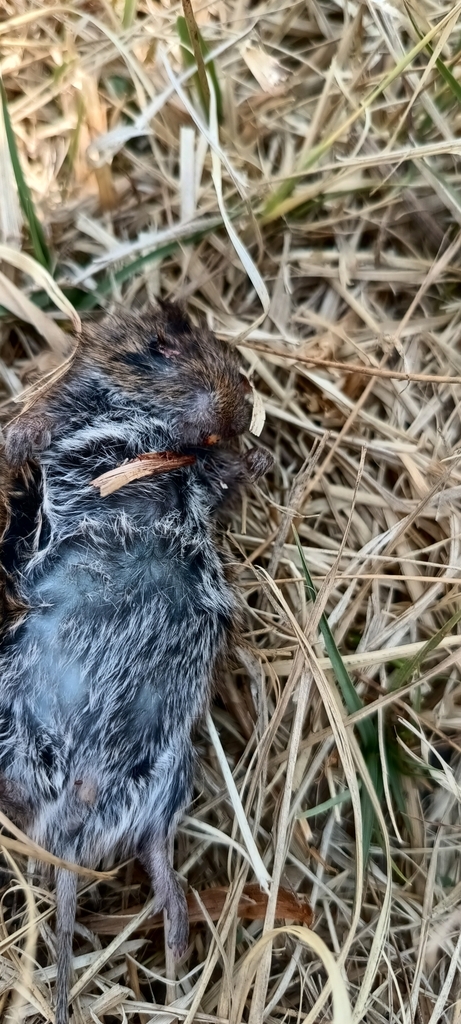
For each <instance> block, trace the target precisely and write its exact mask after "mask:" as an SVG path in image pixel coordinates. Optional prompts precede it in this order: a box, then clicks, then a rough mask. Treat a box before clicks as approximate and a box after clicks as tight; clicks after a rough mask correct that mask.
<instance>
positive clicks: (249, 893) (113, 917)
mask: <svg viewBox="0 0 461 1024" xmlns="http://www.w3.org/2000/svg"><path fill="white" fill-rule="evenodd" d="M227 894H228V889H227V888H225V887H222V888H221V887H214V888H212V889H203V890H202V892H201V893H200V899H201V901H202V903H203V905H204V906H205V908H206V911H207V913H208V915H209V917H210V918H211V920H212V921H218V920H219V918H220V916H221V913H222V910H223V907H224V903H225V900H226V896H227ZM187 906H188V910H189V922H190V924H200V923H201V922H203V921H204V920H205V916H204V914H203V911H202V909H201V908H200V907H199V906H198V904H197V901H196V899H195V896H194V893H188V894H187ZM142 907H143V905H142V904H139V905H137V906H135V907H132V908H131V910H130V912H129V913H128V914H88V915H86V916H85V917H81V918H80V921H81V923H82V924H84V925H85V927H87V928H90V929H91V931H93V932H95V933H96V934H97V935H118V934H119V933H120V932H121V931H122V929H123V928H124V927H125V925H127V924H128V922H129V921H131V919H132V918H133V917H134V916H135V915H136V914H138V913H139V911H140V910H142ZM266 907H267V896H266V894H265V893H263V892H261V889H260V888H259V885H257V884H256V885H246V886H245V888H244V890H243V893H242V896H241V898H240V902H239V905H238V908H237V915H238V917H240V918H246V919H247V920H248V921H258V920H261V921H262V920H263V919H264V917H265V914H266ZM275 917H276V920H288V921H296V922H297V923H299V924H304V925H308V926H309V925H311V924H312V919H313V913H312V910H311V908H310V906H309V903H308V900H307V897H306V896H303V895H300V894H299V893H296V892H293V891H292V890H291V889H279V892H278V897H277V907H276V911H275ZM162 927H163V914H155V915H154V916H153V917H148V918H147V919H146V920H145V921H144V922H143V923H142V924H141V926H140V928H139V931H151V930H152V929H154V928H162Z"/></svg>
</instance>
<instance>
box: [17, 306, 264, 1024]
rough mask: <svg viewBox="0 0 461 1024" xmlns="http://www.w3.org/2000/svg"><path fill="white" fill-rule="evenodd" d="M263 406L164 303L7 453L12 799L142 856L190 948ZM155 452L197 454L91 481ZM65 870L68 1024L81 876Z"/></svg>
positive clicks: (48, 399) (88, 858) (25, 426)
mask: <svg viewBox="0 0 461 1024" xmlns="http://www.w3.org/2000/svg"><path fill="white" fill-rule="evenodd" d="M251 404H252V403H251V388H250V387H249V385H248V381H247V380H246V378H245V377H244V376H243V375H242V374H241V373H240V370H239V362H238V358H237V355H236V354H235V353H234V352H233V351H232V350H231V349H230V348H229V347H228V346H227V345H225V344H223V343H221V342H219V341H218V339H217V338H216V337H215V336H214V335H213V334H211V332H209V331H208V330H207V329H203V328H202V329H196V328H194V327H192V326H191V324H190V323H189V321H188V320H187V318H186V317H185V315H184V314H183V313H182V311H181V310H180V309H179V308H178V307H176V306H175V305H166V304H165V305H163V306H160V307H159V308H158V309H155V310H152V311H150V312H149V313H147V314H139V315H136V314H132V313H129V314H123V315H120V316H115V317H108V318H107V319H106V320H105V321H103V323H102V324H101V325H99V326H98V327H91V328H90V329H88V330H87V331H86V332H85V333H84V335H83V337H82V339H81V341H80V343H79V345H78V346H77V349H76V353H75V355H74V357H73V359H72V361H71V362H70V364H69V365H68V367H67V369H66V370H65V372H64V373H63V375H62V376H61V377H60V379H58V380H57V381H56V382H55V383H52V384H51V385H50V386H49V388H48V389H46V390H44V391H43V393H41V394H39V396H38V398H37V399H36V401H35V403H34V404H33V405H32V406H31V407H30V408H29V409H26V411H24V412H23V413H22V414H21V415H20V416H19V417H18V418H17V420H16V421H15V422H13V424H12V425H11V426H10V428H9V430H8V433H7V440H6V446H5V453H4V456H3V460H4V463H3V478H4V481H3V485H2V490H3V497H4V505H5V508H4V513H5V515H4V518H5V524H4V535H3V543H2V548H1V551H0V561H1V563H2V567H3V568H2V572H3V580H2V597H3V605H4V620H5V623H6V624H5V625H4V627H3V633H2V634H1V636H0V673H1V680H2V684H1V692H0V808H1V809H2V810H3V811H4V812H5V813H7V814H8V815H9V816H10V817H11V818H12V819H13V820H14V821H15V822H16V823H17V824H19V825H20V827H21V828H23V829H24V831H26V832H27V833H28V835H30V836H31V838H33V839H34V840H35V841H36V842H38V843H40V844H41V845H42V846H44V847H45V848H46V849H47V850H49V851H50V852H51V853H52V854H54V855H56V856H59V857H63V858H65V859H67V860H69V861H73V862H76V863H77V864H80V865H82V866H86V867H95V868H96V867H98V865H100V863H101V862H104V860H105V859H107V858H110V859H112V858H113V857H114V856H118V857H125V856H132V855H136V856H138V857H139V858H140V860H141V861H142V862H143V863H144V865H145V867H146V868H147V870H148V872H149V875H150V878H151V881H152V885H153V889H154V893H155V896H156V900H157V903H156V909H157V910H161V909H165V910H166V912H167V916H168V920H169V929H168V943H169V945H170V947H171V948H172V949H173V950H174V953H175V955H176V956H180V955H181V954H182V953H183V952H184V950H185V948H186V945H187V941H188V917H187V905H186V900H185V896H184V893H183V890H182V888H181V886H180V884H179V881H178V879H177V877H176V875H175V873H174V871H173V869H172V867H171V865H170V862H169V858H168V853H167V846H168V841H169V838H170V836H171V835H172V834H173V832H174V830H175V828H176V825H177V822H178V818H179V817H180V815H181V813H182V811H183V810H184V808H185V806H186V805H187V804H188V802H189V801H190V799H191V795H192V783H193V760H194V758H193V747H192V741H191V731H192V729H193V726H194V723H195V722H196V721H197V719H198V718H199V716H200V715H201V714H202V713H203V711H204V709H205V708H206V706H207V703H208V701H209V697H210V691H211V687H212V680H213V673H214V670H215V667H216V665H217V663H218V660H219V659H220V657H222V655H223V653H224V652H225V649H226V645H227V643H228V638H229V635H230V630H231V628H232V622H233V618H234V614H235V596H234V593H233V589H232V586H231V584H230V582H229V580H228V574H227V572H226V567H225V563H224V559H223V556H222V555H221V554H220V552H219V549H218V547H217V543H216V537H215V527H214V515H215V513H216V511H217V510H218V509H219V508H220V506H221V505H222V503H223V501H226V500H227V499H228V497H229V496H230V495H232V493H234V494H235V491H236V489H238V488H239V487H240V486H241V485H244V484H245V483H246V482H249V481H251V480H256V479H257V478H258V477H260V476H261V475H262V474H263V473H264V472H266V470H267V469H268V468H269V467H270V465H271V464H272V456H271V455H270V454H269V453H268V452H267V451H265V450H264V449H261V448H253V449H251V450H250V451H249V452H247V454H246V455H245V456H243V457H242V456H241V455H240V454H238V453H237V452H236V451H235V450H233V449H232V447H229V445H228V442H229V441H231V440H232V438H235V437H237V436H238V435H240V434H242V433H243V432H244V431H245V430H246V429H247V428H248V426H249V423H250V419H251ZM145 452H172V453H185V454H190V453H192V454H193V455H194V456H195V462H194V463H193V464H191V465H187V466H185V467H184V468H181V469H176V470H174V471H171V472H166V473H164V474H162V475H160V476H155V477H151V478H147V479H139V480H134V481H132V482H131V483H129V484H127V486H126V487H123V488H122V489H120V490H118V491H116V492H115V493H113V494H110V495H108V496H107V497H101V496H100V494H99V493H98V490H97V488H95V487H94V486H91V481H92V480H94V479H95V478H96V477H97V476H98V475H99V474H101V473H104V472H107V471H109V470H111V469H113V468H114V467H115V466H117V465H120V464H121V463H122V462H123V461H124V460H125V459H133V458H136V456H138V455H139V454H141V453H145ZM55 874H56V894H57V923H56V929H57V948H58V976H57V986H56V1024H67V1021H68V1005H67V1004H68V982H69V971H70V962H71V956H72V936H73V927H74V919H75V908H76V891H77V875H76V874H75V873H73V872H70V871H67V870H63V869H57V870H56V873H55Z"/></svg>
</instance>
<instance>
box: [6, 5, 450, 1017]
mask: <svg viewBox="0 0 461 1024" xmlns="http://www.w3.org/2000/svg"><path fill="white" fill-rule="evenodd" d="M194 9H195V14H196V18H197V22H198V25H199V29H200V32H201V35H202V38H203V39H204V40H205V41H206V44H207V47H208V50H209V52H210V53H211V54H212V55H213V63H210V62H209V63H208V68H209V69H210V70H209V77H208V78H206V76H205V82H204V80H203V74H202V79H201V84H200V83H198V82H197V76H196V75H195V74H194V67H191V66H190V63H191V61H192V64H193V58H191V57H190V56H189V61H188V59H187V54H186V53H184V47H183V50H181V47H180V41H179V34H178V31H179V30H180V31H181V32H182V33H183V41H184V26H182V27H181V23H180V24H179V28H178V23H177V17H178V15H181V14H182V8H179V7H178V5H177V4H176V3H175V0H171V2H170V0H163V2H158V0H125V2H124V3H122V2H121V0H114V2H113V3H111V2H109V0H106V2H105V0H86V2H85V0H80V2H79V0H76V2H73V3H70V4H69V3H67V4H66V3H61V2H54V3H53V2H52V3H49V2H44V3H35V2H27V0H5V3H4V4H3V9H2V16H1V17H2V20H1V22H0V48H1V58H0V67H1V72H2V77H3V83H4V89H5V97H6V103H7V111H8V112H7V113H5V117H6V121H5V124H4V126H2V128H1V132H0V161H1V163H0V176H1V189H0V243H1V248H0V259H1V260H2V264H1V273H0V305H1V309H0V332H1V334H0V343H1V350H0V354H1V362H0V377H1V388H2V392H1V398H2V401H3V413H4V417H6V416H7V415H11V414H12V412H14V411H15V410H16V408H17V407H15V406H14V405H13V404H12V401H11V400H12V399H13V398H14V397H16V396H18V395H20V393H21V390H22V388H23V386H24V385H25V384H26V383H28V382H29V381H31V380H33V379H36V378H37V377H38V376H40V374H42V373H44V372H46V371H49V370H50V369H52V368H53V367H55V366H57V365H59V363H60V362H61V361H62V359H63V358H64V356H65V353H66V351H67V348H68V345H69V336H70V334H69V332H70V330H71V307H69V303H70V304H71V306H72V307H73V308H74V309H75V310H77V311H78V312H79V314H80V316H81V317H82V318H84V317H87V316H89V315H96V316H99V315H101V311H102V310H104V309H111V308H117V306H119V305H120V304H122V305H123V306H124V307H129V306H133V307H137V308H142V307H143V305H144V304H146V303H148V302H149V301H151V300H152V299H155V297H156V296H162V297H166V298H171V297H175V298H180V299H182V300H183V301H184V302H185V303H186V304H187V306H188V309H189V311H190V313H191V315H192V316H193V317H196V318H200V317H202V318H206V319H207V321H208V322H209V324H210V325H211V326H212V327H213V328H214V330H215V331H216V332H217V333H218V334H219V335H220V336H222V337H224V338H227V339H229V340H230V341H232V342H233V343H238V344H239V347H240V351H241V354H242V363H243V365H244V366H245V367H246V368H247V370H248V371H250V372H251V373H252V374H253V379H254V382H255V385H256V387H257V388H258V390H259V392H260V394H261V395H262V396H263V398H264V402H265V406H266V415H267V419H266V425H265V428H264V431H263V435H262V441H263V442H264V444H266V445H267V446H268V447H269V448H271V449H272V450H273V452H274V453H275V455H276V459H277V463H276V468H275V469H274V471H273V473H272V474H271V475H270V476H269V477H268V478H267V479H266V480H264V481H263V482H262V483H261V484H260V486H258V487H255V488H254V489H253V491H252V493H251V494H250V495H249V496H248V498H247V499H245V500H244V501H243V503H242V507H241V511H240V514H238V515H237V514H236V515H235V516H234V518H233V521H232V524H231V526H230V528H229V529H228V533H227V541H226V543H227V545H228V549H229V551H230V553H231V557H232V560H233V561H234V563H235V565H236V570H237V574H238V580H239V587H240V591H241V595H242V600H243V601H244V602H245V604H246V633H245V636H244V638H242V646H241V650H240V651H239V652H235V659H234V663H233V664H232V665H230V666H229V669H228V672H227V675H226V676H225V677H223V679H222V681H221V688H220V694H219V696H218V698H217V699H216V701H215V704H214V706H213V709H212V717H213V722H214V726H213V723H212V722H209V723H208V725H207V724H206V723H204V724H203V726H202V727H201V729H200V732H199V736H198V741H197V744H198V751H199V757H200V760H201V765H202V774H201V777H200V779H199V780H198V784H197V794H196V800H195V802H194V805H193V807H192V808H191V809H190V812H189V816H188V817H186V819H185V821H184V823H183V825H182V826H181V828H180V830H179V834H178V839H177V843H176V850H175V862H176V865H177V867H178V870H179V871H180V873H181V874H182V876H183V878H184V879H185V880H186V879H187V883H188V885H189V893H190V900H191V920H192V922H193V923H192V924H191V939H190V947H189V950H188V952H187V954H186V956H185V958H184V960H183V962H181V963H180V964H178V965H177V966H176V967H175V966H174V965H173V964H172V962H171V959H170V957H169V956H168V955H167V956H165V950H164V944H163V931H162V930H161V928H160V929H157V930H153V929H152V928H149V929H148V930H147V931H146V930H144V931H143V930H142V928H141V917H140V916H139V915H142V914H144V916H145V914H146V910H145V908H146V905H147V903H148V900H149V899H150V895H149V887H148V883H147V880H146V878H145V876H144V875H143V874H142V873H141V870H140V869H139V868H138V866H136V865H133V864H132V863H130V864H125V865H122V866H121V867H120V869H119V870H118V872H117V873H116V874H114V875H113V876H111V877H110V878H109V879H106V880H103V881H100V882H99V884H97V883H96V882H95V880H94V879H92V878H90V879H88V878H84V877H82V890H81V895H80V902H79V906H80V909H79V925H78V929H77V933H76V941H75V957H76V959H75V993H74V994H75V998H74V1014H75V1020H76V1021H78V1022H79V1024H82V1022H84V1021H88V1022H89V1021H96V1022H97V1021H105V1022H106V1024H110V1022H111V1021H123V1022H125V1021H127V1022H129V1024H138V1022H140V1024H147V1022H155V1024H169V1022H171V1021H175V1020H178V1021H181V1022H183V1021H187V1022H188V1024H189V1022H192V1020H197V1021H200V1022H205V1024H214V1022H219V1024H227V1021H231V1022H232V1024H238V1022H239V1021H240V1020H248V1021H250V1022H251V1024H259V1022H260V1021H262V1020H263V1019H264V1020H265V1021H268V1022H269V1024H275V1022H280V1024H282V1022H284V1024H285V1022H290V1021H303V1022H305V1024H314V1022H323V1021H325V1022H326V1021H334V1024H347V1021H349V1020H351V1019H352V1020H353V1021H354V1022H359V1021H361V1020H363V1021H364V1022H366V1024H381V1022H383V1024H384V1022H386V1024H387V1022H390V1024H436V1022H438V1021H443V1022H450V1024H455V1022H458V1021H460V1019H461V995H460V982H459V977H460V967H461V959H460V958H461V940H460V927H461V859H460V854H459V847H460V844H461V831H460V824H461V818H460V811H459V801H460V795H461V788H460V787H461V773H460V756H459V755H460V752H461V742H460V735H459V730H460V725H461V683H460V674H459V667H458V663H459V658H460V652H461V634H460V627H459V624H458V620H459V619H460V617H461V611H460V599H459V588H460V580H461V575H460V574H461V516H460V512H459V507H460V506H459V499H460V496H461V469H460V466H459V455H460V451H461V429H460V396H461V390H460V384H461V352H460V349H459V346H458V338H459V334H460V319H461V300H460V290H459V283H460V277H461V272H460V269H459V265H460V264H459V255H460V250H461V234H460V225H461V173H460V170H461V166H460V159H459V157H460V153H461V142H460V137H461V75H460V69H459V53H460V42H461V41H460V27H459V15H460V13H461V5H460V4H456V5H454V6H453V5H452V4H450V3H443V2H437V0H413V2H412V3H410V2H409V3H404V2H403V0H395V2H394V0H380V2H378V0H368V2H363V3H360V2H355V0H305V2H304V0H299V2H285V3H284V2H283V0H266V2H262V3H258V0H254V2H253V0H233V2H232V0H212V2H210V3H206V2H203V3H202V2H200V3H199V2H198V0H195V3H194ZM211 72H214V75H215V79H216V80H217V82H218V84H219V89H218V91H217V90H216V86H215V79H214V78H213V75H212V73H211ZM207 82H208V91H209V93H210V101H209V103H208V113H205V107H206V103H207V100H206V92H207ZM219 119H220V124H218V121H219ZM10 128H11V130H10ZM16 154H17V156H18V159H19V164H20V167H22V171H23V175H24V182H23V181H22V180H21V177H20V172H19V170H18V166H17V163H16V160H15V156H16ZM18 186H19V191H18ZM26 186H28V189H29V190H30V192H29V193H28V192H27V188H26ZM19 196H20V197H21V198H22V205H21V203H20V201H19ZM40 225H41V226H42V231H41V228H40ZM26 257H28V259H27V258H26ZM44 267H45V268H47V270H48V272H49V273H47V272H46V270H44V269H43V268H44ZM53 280H54V282H56V284H57V285H59V289H60V291H56V288H55V286H54V285H53ZM64 296H66V298H64ZM293 525H294V526H295V527H296V530H297V532H298V535H299V538H300V543H301V545H302V548H303V552H304V558H305V562H306V567H304V566H303V562H302V559H301V556H300V553H299V550H298V547H297V544H296V540H295V533H294V532H293V529H292V526H293ZM307 571H309V572H310V574H311V577H312V580H313V584H314V586H315V588H316V591H317V598H316V600H315V604H313V603H312V602H311V601H310V600H309V587H307V589H306V572H307ZM322 612H323V613H324V617H323V618H321V614H322ZM328 628H329V630H330V632H328ZM338 651H339V655H338ZM350 679H351V680H352V682H353V686H352V687H351V686H350V682H349V680H350ZM232 780H233V782H232ZM242 818H243V821H242ZM245 822H246V828H245ZM1 841H2V843H3V850H4V854H3V866H4V868H5V872H7V874H6V875H5V876H4V878H6V879H7V884H5V886H4V889H3V890H2V894H1V902H0V911H1V913H0V932H1V934H0V957H1V961H0V1014H1V1015H2V1018H3V1019H4V1020H5V1021H8V1022H12V1021H14V1020H18V1021H19V1020H21V1019H25V1020H27V1021H30V1022H31V1024H38V1022H41V1021H43V1020H53V1015H52V1009H51V1007H52V999H53V982H54V968H53V964H54V962H55V946H54V938H53V932H52V914H53V897H52V894H50V893H49V892H48V891H47V890H46V889H45V888H44V886H43V884H41V882H40V879H38V878H36V879H34V880H33V882H32V881H31V880H30V879H28V876H27V875H26V871H27V859H26V857H25V856H24V852H27V850H26V849H25V847H24V846H23V845H22V846H21V844H20V842H19V840H18V839H17V837H16V846H15V839H14V836H13V834H12V832H11V830H8V829H7V828H4V829H3V834H2V840H1ZM18 843H19V845H18ZM265 872H267V873H268V875H269V876H270V883H269V892H270V895H269V899H268V901H267V900H266V899H264V898H263V896H262V895H261V892H260V886H259V885H258V884H257V883H258V880H259V881H261V879H263V878H264V873H265ZM248 884H252V885H253V888H252V889H250V890H247V896H246V900H247V904H248V905H250V904H251V906H252V908H253V913H250V911H249V910H248V911H247V913H246V914H244V912H243V909H242V901H241V894H242V889H243V886H245V885H248ZM255 885H256V888H254V886H255ZM279 888H280V893H279V899H278V902H277V893H278V890H279ZM193 890H195V891H196V892H197V893H198V895H197V896H196V897H195V896H194V893H193ZM209 890H211V895H210V892H209ZM218 890H219V891H218ZM296 893H299V894H300V896H302V895H304V896H308V898H309V901H310V906H311V908H312V911H313V913H314V920H313V924H312V927H311V930H310V931H309V930H307V927H306V926H307V924H308V923H309V914H308V912H307V910H306V907H305V906H304V905H303V903H302V900H301V899H300V900H299V901H298V900H297V897H296ZM239 901H240V911H239V912H237V911H238V907H239ZM284 901H285V902H284ZM254 908H256V909H254ZM123 913H125V914H130V915H131V916H130V917H129V919H125V922H126V920H128V922H129V923H128V925H126V924H125V922H124V921H122V922H121V921H120V915H121V914H123ZM252 917H253V919H252ZM274 924H275V925H276V926H278V928H279V931H278V932H277V934H276V935H275V936H274V937H273V939H271V935H270V933H271V930H272V928H273V926H274ZM123 928H124V930H122V929H123ZM280 929H281V930H280ZM268 933H269V938H267V934H268ZM36 939H37V942H36V941H35V940H36ZM109 943H110V944H111V945H110V947H109ZM349 1008H350V1009H349Z"/></svg>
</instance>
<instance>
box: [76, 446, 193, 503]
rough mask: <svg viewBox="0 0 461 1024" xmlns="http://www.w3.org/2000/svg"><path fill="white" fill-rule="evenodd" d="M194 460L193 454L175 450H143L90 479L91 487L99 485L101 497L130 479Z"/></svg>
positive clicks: (188, 464) (179, 466)
mask: <svg viewBox="0 0 461 1024" xmlns="http://www.w3.org/2000/svg"><path fill="white" fill-rule="evenodd" d="M193 462H195V455H177V454H176V453H175V452H143V453H142V455H138V456H137V457H136V458H135V459H130V460H129V462H124V463H123V464H122V465H121V466H115V468H114V469H109V470H108V471H107V473H102V474H101V476H97V477H96V478H95V480H91V481H90V483H91V486H92V487H99V493H100V495H101V497H102V498H105V497H107V495H108V494H113V493H114V491H119V490H120V488H121V487H125V484H129V483H131V481H132V480H141V479H142V477H145V476H154V475H155V474H157V473H168V472H170V471H171V470H172V469H181V467H182V466H190V465H191V463H193Z"/></svg>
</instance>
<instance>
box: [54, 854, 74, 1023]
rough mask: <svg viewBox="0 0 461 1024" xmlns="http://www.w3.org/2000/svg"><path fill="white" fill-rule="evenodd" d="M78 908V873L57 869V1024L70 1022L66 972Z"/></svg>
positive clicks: (67, 975)
mask: <svg viewBox="0 0 461 1024" xmlns="http://www.w3.org/2000/svg"><path fill="white" fill-rule="evenodd" d="M76 909H77V875H76V873H75V872H74V871H66V870H65V868H56V945H57V962H56V1024H68V1021H69V1006H68V1004H69V975H70V965H71V963H72V939H73V935H74V924H75V912H76Z"/></svg>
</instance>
